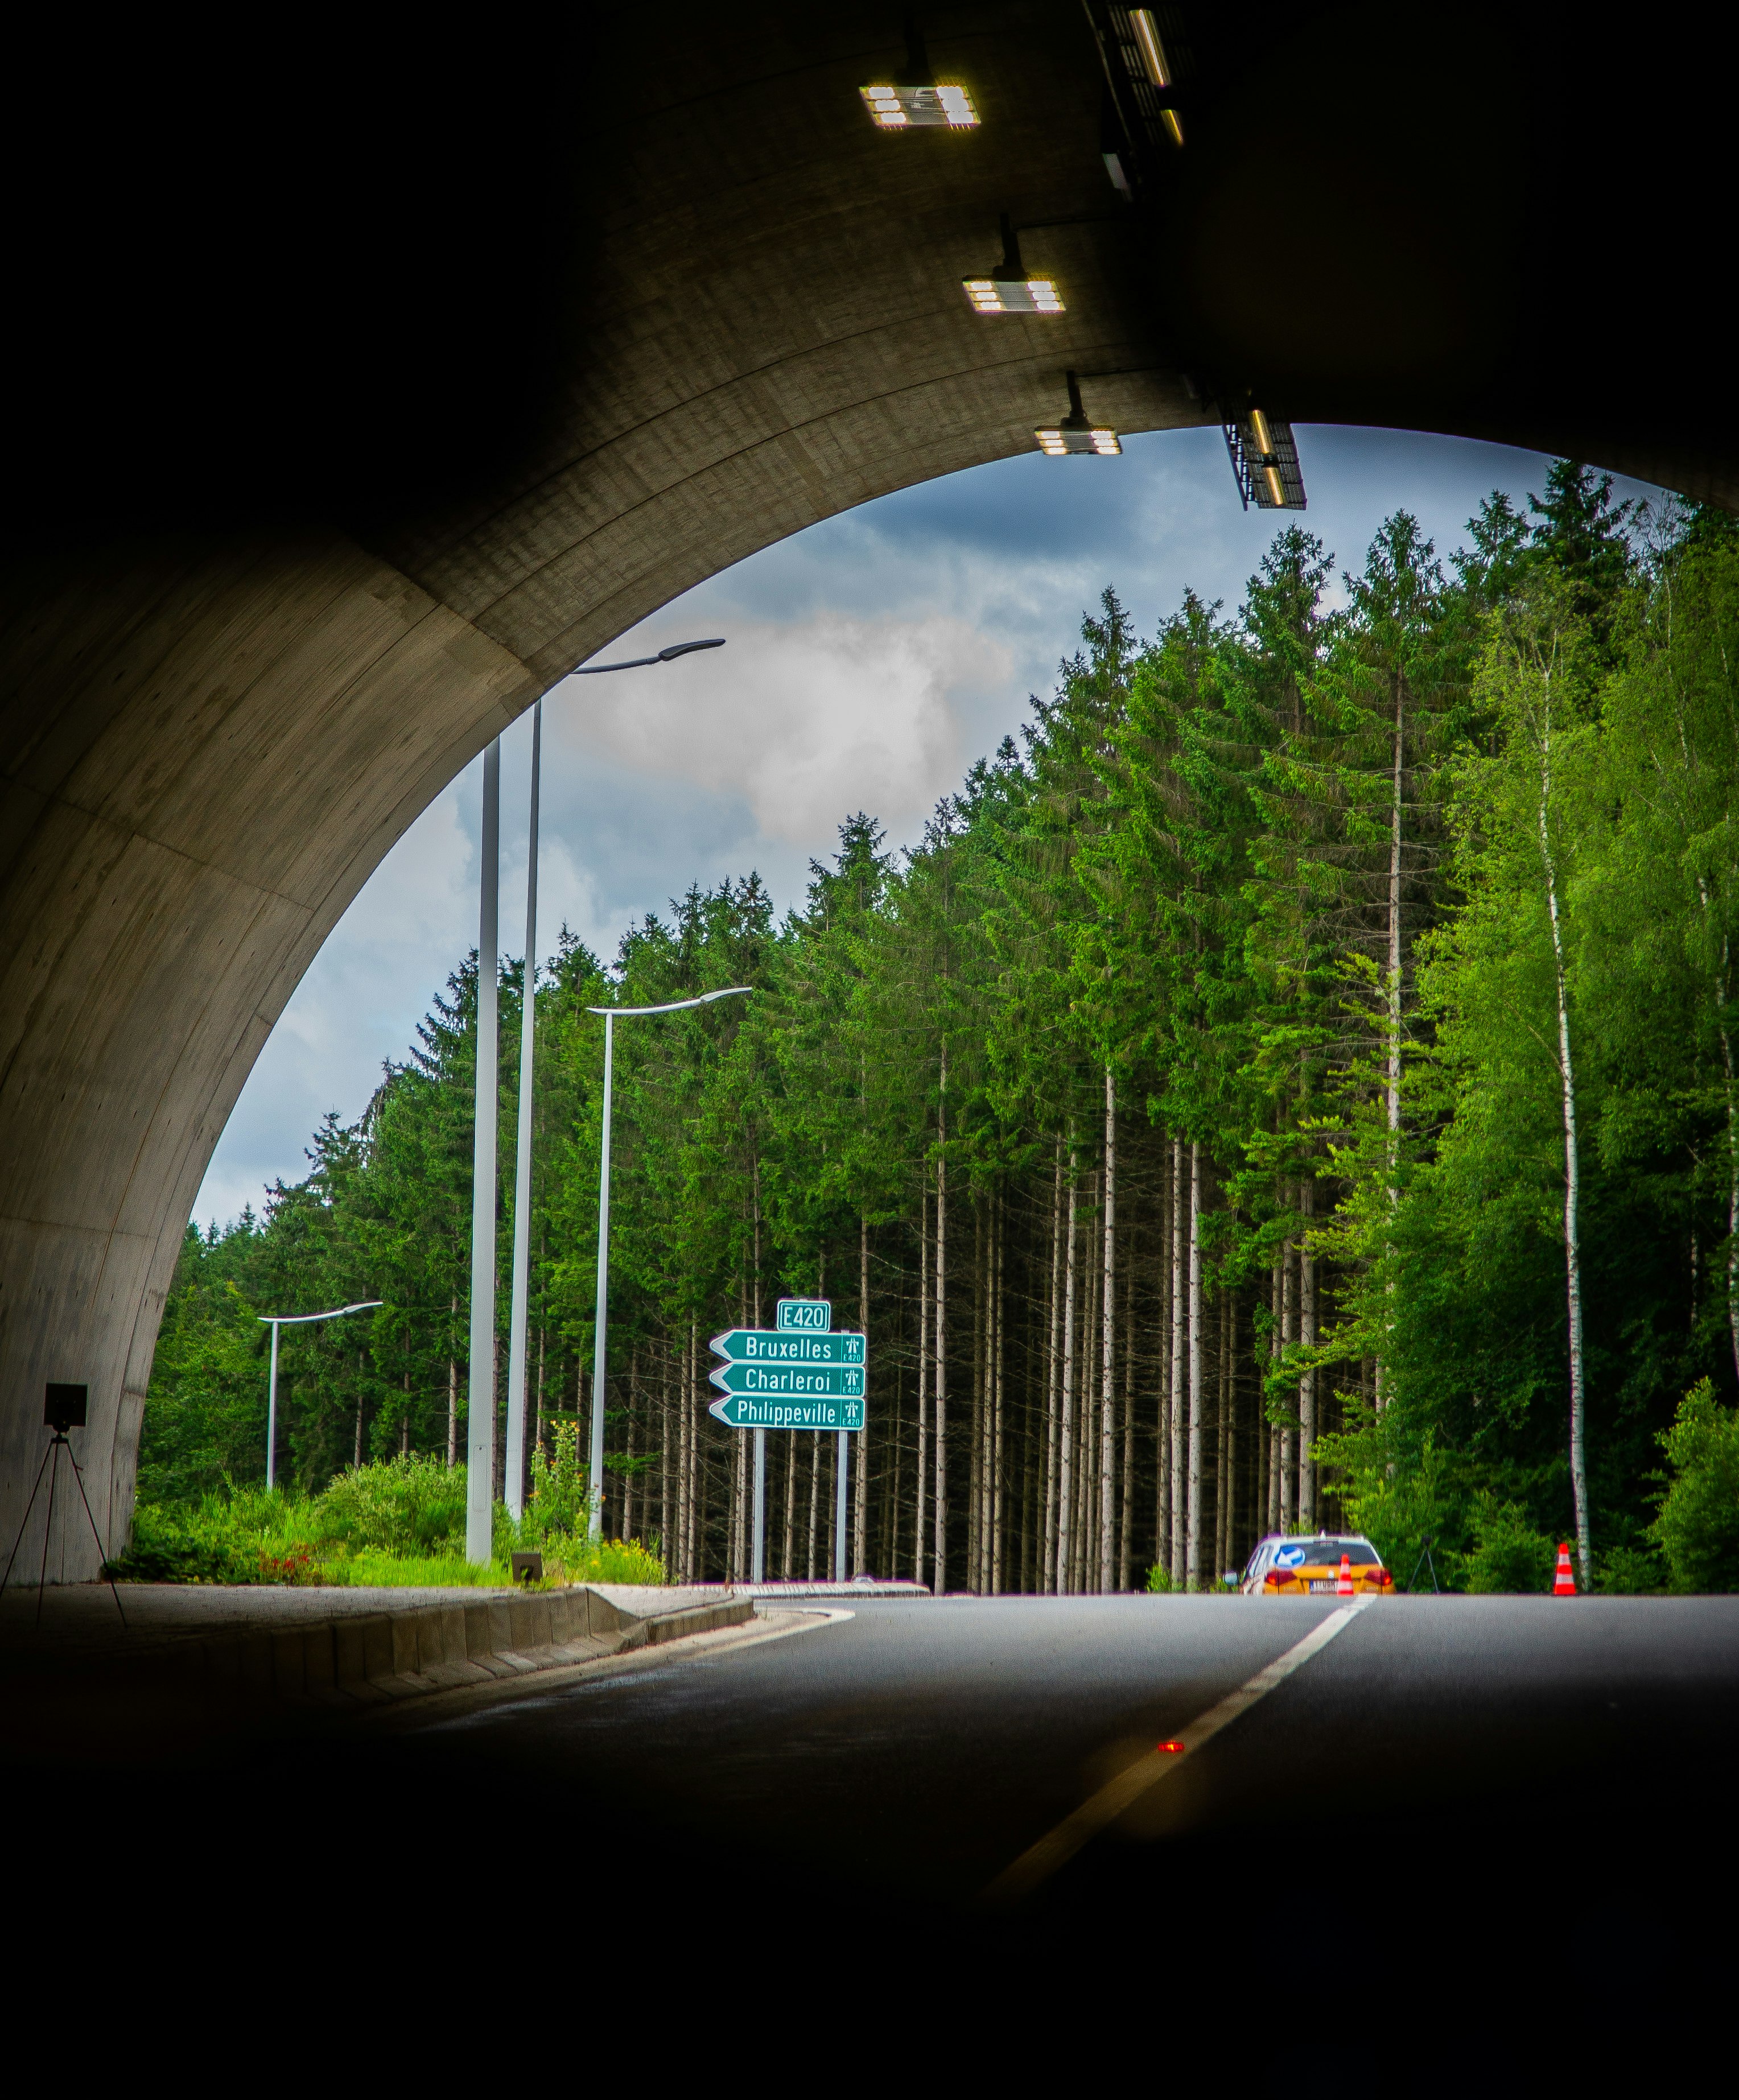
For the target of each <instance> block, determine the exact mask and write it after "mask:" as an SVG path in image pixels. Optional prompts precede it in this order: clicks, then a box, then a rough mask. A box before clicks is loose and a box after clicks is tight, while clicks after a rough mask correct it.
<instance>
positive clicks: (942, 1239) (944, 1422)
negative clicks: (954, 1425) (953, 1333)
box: [934, 1039, 948, 1597]
mask: <svg viewBox="0 0 1739 2100" xmlns="http://www.w3.org/2000/svg"><path fill="white" fill-rule="evenodd" d="M947 1112H948V1045H947V1041H946V1039H944V1041H943V1043H942V1079H941V1084H940V1086H939V1087H938V1099H937V1103H936V1522H935V1527H934V1528H935V1533H936V1595H938V1597H940V1596H943V1595H946V1594H947V1587H948V1157H947V1149H946V1148H947V1141H948V1126H947Z"/></svg>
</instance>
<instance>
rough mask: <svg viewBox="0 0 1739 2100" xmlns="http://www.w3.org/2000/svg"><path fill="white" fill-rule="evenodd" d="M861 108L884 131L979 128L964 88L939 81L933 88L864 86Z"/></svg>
mask: <svg viewBox="0 0 1739 2100" xmlns="http://www.w3.org/2000/svg"><path fill="white" fill-rule="evenodd" d="M858 93H859V94H860V95H862V96H863V104H864V107H865V108H867V110H868V111H869V113H870V116H871V117H872V119H873V121H875V122H876V124H877V125H878V126H880V127H881V130H884V131H908V130H912V129H914V128H915V127H919V126H924V125H926V124H929V125H937V124H945V125H947V127H948V128H949V130H951V131H971V130H976V129H977V127H978V111H977V110H976V109H975V108H973V99H972V97H971V96H970V95H969V94H968V93H967V92H966V90H965V89H964V87H960V86H957V85H956V84H955V83H953V82H940V81H938V82H937V84H936V85H935V86H933V87H891V86H889V87H863V88H859V89H858Z"/></svg>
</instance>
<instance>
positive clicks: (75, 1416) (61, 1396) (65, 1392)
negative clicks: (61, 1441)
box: [42, 1385, 90, 1436]
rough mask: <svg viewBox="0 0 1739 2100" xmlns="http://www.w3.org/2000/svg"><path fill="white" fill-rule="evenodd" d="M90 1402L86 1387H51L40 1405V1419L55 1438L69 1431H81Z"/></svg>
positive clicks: (88, 1388) (88, 1390) (87, 1387)
mask: <svg viewBox="0 0 1739 2100" xmlns="http://www.w3.org/2000/svg"><path fill="white" fill-rule="evenodd" d="M88 1405H90V1387H89V1386H87V1385H51V1386H50V1387H49V1388H48V1393H47V1397H46V1400H45V1401H43V1404H42V1419H43V1421H44V1422H45V1423H47V1425H48V1427H50V1428H51V1429H52V1430H53V1431H54V1432H55V1436H65V1434H66V1433H67V1432H68V1430H69V1429H82V1428H83V1427H84V1426H85V1412H86V1408H87V1407H88Z"/></svg>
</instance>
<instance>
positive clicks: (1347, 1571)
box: [1335, 1553, 1353, 1597]
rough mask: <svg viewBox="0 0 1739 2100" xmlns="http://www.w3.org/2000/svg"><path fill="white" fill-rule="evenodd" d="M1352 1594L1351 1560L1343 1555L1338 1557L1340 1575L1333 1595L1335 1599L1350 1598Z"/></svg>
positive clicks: (1347, 1555) (1346, 1555) (1350, 1556)
mask: <svg viewBox="0 0 1739 2100" xmlns="http://www.w3.org/2000/svg"><path fill="white" fill-rule="evenodd" d="M1352 1594H1353V1559H1352V1555H1350V1554H1346V1553H1343V1554H1342V1555H1341V1556H1340V1576H1339V1577H1338V1579H1337V1580H1336V1582H1335V1595H1336V1596H1337V1597H1350V1596H1351V1595H1352Z"/></svg>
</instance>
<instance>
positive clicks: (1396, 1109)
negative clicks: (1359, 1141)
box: [1376, 671, 1406, 1414]
mask: <svg viewBox="0 0 1739 2100" xmlns="http://www.w3.org/2000/svg"><path fill="white" fill-rule="evenodd" d="M1405 752H1406V683H1405V682H1404V681H1403V679H1402V677H1401V673H1399V672H1398V671H1397V673H1395V779H1394V793H1393V800H1392V801H1391V803H1390V805H1389V827H1388V1014H1387V1017H1386V1018H1387V1021H1388V1056H1387V1058H1386V1064H1387V1067H1388V1069H1387V1070H1386V1072H1385V1074H1384V1088H1383V1092H1384V1109H1385V1110H1386V1112H1387V1114H1388V1200H1389V1207H1390V1209H1391V1210H1393V1208H1394V1207H1395V1206H1396V1205H1397V1203H1398V1202H1399V1201H1400V1199H1401V1190H1400V1187H1399V1185H1398V1181H1397V1176H1398V1175H1399V1172H1400V1168H1401V810H1402V807H1403V804H1402V801H1401V784H1402V775H1403V767H1404V757H1405ZM1394 1288H1395V1286H1394V1284H1393V1282H1390V1284H1389V1286H1388V1289H1389V1290H1390V1291H1391V1292H1393V1290H1394ZM1386 1363H1387V1357H1386V1356H1385V1355H1383V1354H1380V1353H1379V1356H1378V1358H1377V1399H1376V1411H1377V1413H1378V1414H1381V1413H1382V1412H1383V1410H1384V1407H1385V1406H1386V1405H1387V1404H1388V1382H1387V1380H1386V1379H1385V1378H1384V1369H1385V1365H1386Z"/></svg>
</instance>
